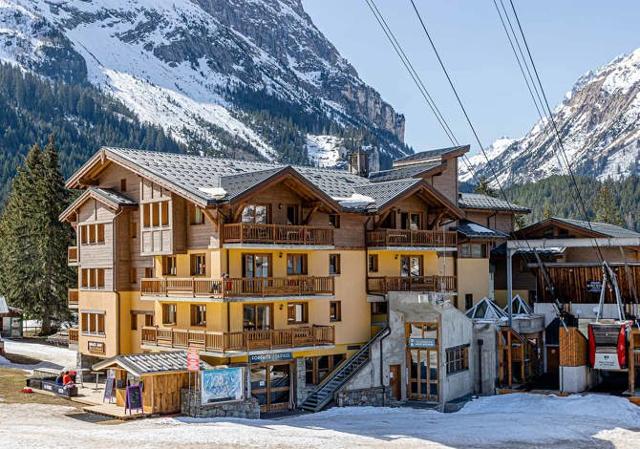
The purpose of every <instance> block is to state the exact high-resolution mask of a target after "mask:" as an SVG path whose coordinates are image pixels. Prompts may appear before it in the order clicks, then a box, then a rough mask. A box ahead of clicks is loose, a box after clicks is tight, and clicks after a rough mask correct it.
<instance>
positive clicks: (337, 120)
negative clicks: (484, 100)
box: [0, 0, 406, 160]
mask: <svg viewBox="0 0 640 449" xmlns="http://www.w3.org/2000/svg"><path fill="white" fill-rule="evenodd" d="M0 61H4V62H9V63H11V64H16V65H19V66H21V67H22V68H24V69H25V70H29V71H33V72H36V73H38V74H40V75H43V76H46V77H49V78H55V79H63V80H64V81H66V82H84V81H89V82H90V83H92V84H94V85H97V86H99V87H100V88H101V89H103V90H104V91H105V92H107V93H109V94H111V95H113V96H114V97H116V98H117V99H119V100H120V101H122V102H123V103H124V104H125V105H126V106H127V107H128V108H129V109H131V110H132V111H134V112H135V113H136V114H137V115H138V116H139V117H140V119H141V120H143V121H147V122H150V123H153V124H156V125H159V126H161V127H162V128H163V129H164V130H165V131H168V132H169V133H170V134H171V136H172V137H174V138H175V139H177V140H178V141H181V142H183V143H185V145H186V146H188V147H190V148H191V149H192V150H193V151H209V150H211V151H212V152H213V153H216V152H218V153H225V154H229V153H230V152H231V151H232V152H234V153H235V154H236V155H238V154H237V152H240V154H239V155H240V156H244V157H249V158H264V159H268V160H273V159H278V158H281V157H282V150H281V148H279V147H278V138H276V137H275V136H274V135H275V134H277V133H278V132H281V128H282V127H283V126H285V125H283V124H282V122H286V121H287V120H292V121H293V123H294V125H295V127H296V130H297V131H299V132H300V133H301V134H302V138H301V140H302V141H304V134H306V133H308V132H314V131H315V132H314V133H315V134H320V133H319V132H318V131H322V130H323V129H326V128H328V127H329V125H331V127H332V129H334V130H335V129H337V130H340V129H344V128H345V127H349V126H362V127H363V128H364V129H367V130H369V131H370V132H372V133H375V134H376V135H377V134H378V133H380V134H381V135H382V136H383V140H385V139H386V140H385V143H386V145H385V147H384V148H383V149H382V151H383V152H385V151H386V152H388V155H389V156H390V157H394V156H399V155H401V154H404V152H405V151H406V148H405V147H403V145H402V140H403V138H404V117H403V116H402V115H400V114H397V113H396V112H395V111H394V110H393V108H392V107H391V106H390V105H389V104H387V103H385V102H384V101H383V100H382V98H381V97H380V95H379V94H378V93H377V92H376V91H375V90H374V89H372V88H371V87H369V86H367V85H366V84H365V83H364V82H362V81H361V80H360V79H359V78H358V74H357V72H356V71H355V69H354V68H353V67H352V66H351V65H350V64H349V63H348V61H347V60H345V59H344V58H343V57H342V56H340V54H339V53H338V51H337V50H336V49H335V47H333V45H332V44H331V43H330V42H329V41H328V40H327V39H326V38H325V37H324V36H323V35H322V33H320V31H319V30H318V29H317V28H316V27H315V26H314V24H313V23H312V21H311V19H310V17H309V16H308V15H307V14H306V13H305V11H304V10H303V7H302V3H301V1H300V0H182V1H175V0H0ZM265 111H266V114H265ZM334 133H335V132H334ZM337 134H339V132H337ZM299 150H300V151H301V152H304V145H301V146H300V148H299Z"/></svg>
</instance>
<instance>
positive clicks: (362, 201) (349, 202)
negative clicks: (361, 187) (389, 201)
mask: <svg viewBox="0 0 640 449" xmlns="http://www.w3.org/2000/svg"><path fill="white" fill-rule="evenodd" d="M333 199H334V200H336V201H337V202H338V203H340V206H342V207H348V208H362V207H367V206H368V205H369V204H371V203H375V202H376V200H374V199H373V198H371V197H370V196H367V195H362V194H360V193H354V194H352V195H351V196H349V197H334V198H333Z"/></svg>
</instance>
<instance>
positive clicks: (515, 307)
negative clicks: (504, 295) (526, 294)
mask: <svg viewBox="0 0 640 449" xmlns="http://www.w3.org/2000/svg"><path fill="white" fill-rule="evenodd" d="M503 310H504V312H505V313H509V305H508V304H507V305H506V306H504V309H503ZM511 313H512V314H513V315H531V314H532V313H533V310H531V307H530V306H529V304H527V303H526V302H525V301H524V299H522V297H520V295H516V296H514V297H513V299H512V300H511Z"/></svg>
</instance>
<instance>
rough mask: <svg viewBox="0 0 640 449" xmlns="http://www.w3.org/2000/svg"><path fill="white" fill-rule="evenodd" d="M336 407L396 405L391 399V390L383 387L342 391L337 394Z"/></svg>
mask: <svg viewBox="0 0 640 449" xmlns="http://www.w3.org/2000/svg"><path fill="white" fill-rule="evenodd" d="M336 402H337V404H338V407H362V406H367V405H368V406H373V407H385V406H390V405H397V404H396V401H394V400H393V398H392V397H391V390H390V389H389V388H385V387H374V388H362V389H359V390H348V391H347V390H343V391H341V392H339V393H338V397H337V401H336Z"/></svg>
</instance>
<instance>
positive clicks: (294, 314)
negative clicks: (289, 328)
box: [287, 302, 308, 324]
mask: <svg viewBox="0 0 640 449" xmlns="http://www.w3.org/2000/svg"><path fill="white" fill-rule="evenodd" d="M307 317H308V304H307V303H305V302H294V303H289V304H287V324H302V323H306V322H307V321H308V319H307Z"/></svg>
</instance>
